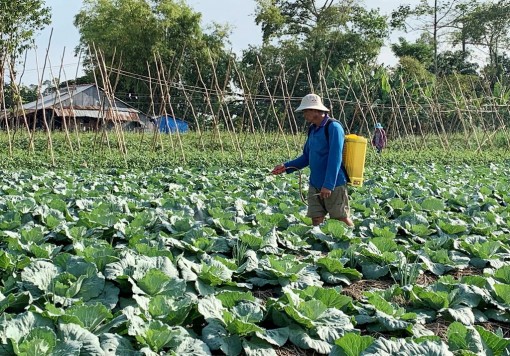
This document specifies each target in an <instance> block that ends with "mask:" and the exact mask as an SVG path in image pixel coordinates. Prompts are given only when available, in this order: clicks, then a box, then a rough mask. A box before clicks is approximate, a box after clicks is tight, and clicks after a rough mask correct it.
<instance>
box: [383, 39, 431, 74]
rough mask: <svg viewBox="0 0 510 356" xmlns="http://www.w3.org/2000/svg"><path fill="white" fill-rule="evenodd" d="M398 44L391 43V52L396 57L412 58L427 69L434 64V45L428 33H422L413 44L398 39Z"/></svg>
mask: <svg viewBox="0 0 510 356" xmlns="http://www.w3.org/2000/svg"><path fill="white" fill-rule="evenodd" d="M398 41H399V43H393V44H392V45H391V50H392V51H393V53H394V54H395V56H396V57H398V58H402V57H412V58H415V59H416V60H418V61H419V62H420V63H422V64H423V65H424V66H425V67H428V66H430V65H432V64H433V62H434V45H433V41H432V39H431V37H430V35H429V34H428V33H423V34H422V36H421V37H420V38H418V39H417V40H416V41H415V42H414V43H411V42H409V41H407V40H406V39H405V38H403V37H400V38H399V39H398Z"/></svg>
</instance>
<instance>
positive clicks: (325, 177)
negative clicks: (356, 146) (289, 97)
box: [284, 117, 347, 190]
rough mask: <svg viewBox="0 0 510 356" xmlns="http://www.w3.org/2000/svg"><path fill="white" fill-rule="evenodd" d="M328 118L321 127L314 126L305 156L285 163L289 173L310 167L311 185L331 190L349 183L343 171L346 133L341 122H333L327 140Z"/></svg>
mask: <svg viewBox="0 0 510 356" xmlns="http://www.w3.org/2000/svg"><path fill="white" fill-rule="evenodd" d="M327 121H328V117H326V118H325V119H324V120H323V121H322V122H321V124H320V125H319V126H316V125H314V124H312V127H311V129H310V135H309V136H308V139H307V141H306V143H305V146H304V147H303V154H302V155H301V156H299V157H298V158H296V159H294V160H292V161H289V162H285V163H284V165H285V167H288V169H287V173H290V172H292V171H293V170H294V169H292V168H290V167H295V168H298V169H302V168H305V167H307V166H308V165H309V166H310V185H311V186H313V187H315V188H317V189H321V188H323V187H324V188H327V189H329V190H333V189H335V187H338V186H341V185H344V184H346V183H347V178H346V176H345V173H344V172H343V170H342V169H341V165H342V154H343V147H344V137H345V132H344V129H343V127H342V125H340V123H339V122H337V121H333V122H331V123H330V124H329V127H328V134H329V135H328V136H329V144H328V139H327V138H326V133H325V131H326V130H325V125H326V122H327Z"/></svg>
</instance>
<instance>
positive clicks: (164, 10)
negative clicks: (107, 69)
mask: <svg viewBox="0 0 510 356" xmlns="http://www.w3.org/2000/svg"><path fill="white" fill-rule="evenodd" d="M200 18H201V15H200V14H199V13H196V12H194V11H193V10H192V9H191V8H190V7H189V6H187V5H186V4H185V3H184V2H183V1H180V0H176V1H174V0H85V1H84V7H83V8H82V10H81V11H80V12H79V13H78V14H77V15H76V17H75V25H76V27H77V28H78V30H79V32H80V45H79V47H78V48H77V51H82V52H83V53H84V54H85V63H86V64H87V67H88V71H89V72H90V71H92V70H93V69H94V68H95V67H94V65H95V64H97V63H96V59H95V57H94V56H95V54H96V53H95V52H99V51H100V52H101V53H102V55H103V57H104V61H105V63H106V64H108V65H115V66H121V68H122V70H123V71H125V72H128V73H131V74H130V75H127V76H124V77H122V78H120V81H119V83H118V85H117V91H118V92H125V93H131V92H134V93H137V94H138V95H137V96H138V97H139V98H140V99H139V100H143V102H142V103H138V104H139V105H137V106H139V107H141V108H142V109H147V107H148V105H149V95H151V93H150V92H149V88H148V85H147V83H146V82H145V84H144V82H143V81H140V80H139V79H138V78H139V76H148V75H149V74H150V76H151V77H153V78H154V77H156V76H157V74H156V73H157V70H161V69H162V72H161V75H164V76H165V79H166V80H167V82H169V83H170V82H174V83H175V82H180V83H179V84H180V85H193V86H194V85H196V84H197V82H198V81H199V79H198V78H199V75H198V71H199V69H198V68H197V66H196V63H199V64H200V65H201V68H200V71H201V76H202V79H203V80H204V81H205V82H206V83H207V85H210V81H211V80H212V78H213V74H212V73H215V74H216V75H217V76H218V77H219V79H218V80H219V81H220V82H222V81H224V80H225V78H226V77H227V76H228V74H227V68H228V65H227V64H226V63H228V61H229V60H230V58H231V57H230V55H229V54H228V53H227V52H226V51H225V46H224V43H225V41H226V40H227V38H228V34H229V32H228V28H226V27H222V26H219V25H217V26H214V28H213V31H212V32H211V33H209V34H206V33H205V32H204V31H203V30H202V29H201V27H200ZM211 62H212V63H214V65H215V68H214V71H213V70H212V69H211V66H210V64H211ZM113 63H115V64H113ZM160 64H162V65H163V68H161V66H160ZM148 65H149V68H148ZM149 71H150V73H149ZM177 73H179V77H180V78H177ZM130 76H131V78H130ZM133 77H136V78H133ZM109 79H111V82H115V80H114V79H115V78H109Z"/></svg>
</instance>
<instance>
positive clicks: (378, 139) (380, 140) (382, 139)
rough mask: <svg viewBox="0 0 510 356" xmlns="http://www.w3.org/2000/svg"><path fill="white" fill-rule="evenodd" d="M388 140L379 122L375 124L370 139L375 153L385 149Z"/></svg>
mask: <svg viewBox="0 0 510 356" xmlns="http://www.w3.org/2000/svg"><path fill="white" fill-rule="evenodd" d="M387 142H388V139H387V137H386V132H385V131H384V128H383V126H382V125H381V123H380V122H378V123H377V124H375V131H374V137H372V145H373V146H374V147H375V148H376V149H377V153H381V152H382V150H383V148H384V147H386V143H387Z"/></svg>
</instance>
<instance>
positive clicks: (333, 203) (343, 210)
mask: <svg viewBox="0 0 510 356" xmlns="http://www.w3.org/2000/svg"><path fill="white" fill-rule="evenodd" d="M320 191H321V190H320V189H317V188H314V187H312V186H310V187H309V188H308V197H307V200H308V213H307V214H306V215H307V216H308V217H310V218H319V217H324V216H326V215H327V214H328V213H329V216H330V218H333V219H343V218H348V217H349V211H350V209H349V195H348V194H347V186H346V185H341V186H339V187H336V188H335V190H333V191H332V192H331V196H330V197H329V198H327V199H322V198H321V197H320V196H319V195H315V194H317V193H320Z"/></svg>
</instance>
